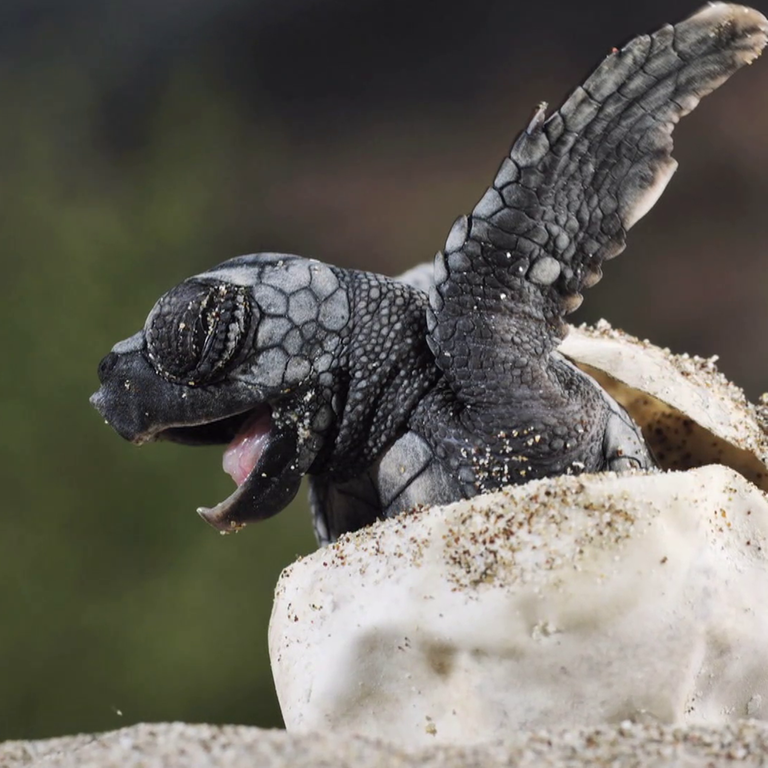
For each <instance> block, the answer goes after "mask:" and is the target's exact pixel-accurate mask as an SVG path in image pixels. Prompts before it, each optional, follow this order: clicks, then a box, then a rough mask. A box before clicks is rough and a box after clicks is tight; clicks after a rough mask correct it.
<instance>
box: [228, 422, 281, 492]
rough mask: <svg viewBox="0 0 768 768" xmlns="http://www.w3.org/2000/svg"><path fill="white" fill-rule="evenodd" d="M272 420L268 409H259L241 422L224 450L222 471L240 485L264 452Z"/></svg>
mask: <svg viewBox="0 0 768 768" xmlns="http://www.w3.org/2000/svg"><path fill="white" fill-rule="evenodd" d="M271 426H272V421H271V419H270V418H269V411H268V410H267V409H264V411H259V412H258V413H256V414H255V415H254V416H252V417H251V418H250V419H248V421H246V422H245V424H243V427H242V429H241V430H240V432H238V433H237V436H236V437H235V439H234V440H233V441H232V442H231V443H230V444H229V445H228V446H227V449H226V450H225V451H224V460H223V462H222V464H223V466H224V471H225V472H226V473H227V474H228V475H229V476H230V477H231V478H232V479H233V480H234V481H235V482H236V483H237V484H238V485H242V484H243V483H244V482H245V480H246V478H247V477H248V475H250V474H251V472H252V471H253V468H254V467H255V466H256V464H257V463H258V461H259V459H260V458H261V454H262V453H264V448H265V446H266V444H267V440H268V438H269V430H270V428H271Z"/></svg>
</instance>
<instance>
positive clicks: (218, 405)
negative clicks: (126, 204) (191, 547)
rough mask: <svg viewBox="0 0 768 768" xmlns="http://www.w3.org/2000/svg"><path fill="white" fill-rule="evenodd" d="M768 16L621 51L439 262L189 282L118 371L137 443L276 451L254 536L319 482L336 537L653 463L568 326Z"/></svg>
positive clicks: (321, 515) (105, 383) (259, 259)
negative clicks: (532, 483) (570, 477)
mask: <svg viewBox="0 0 768 768" xmlns="http://www.w3.org/2000/svg"><path fill="white" fill-rule="evenodd" d="M767 29H768V22H766V20H765V18H763V16H762V15H760V14H759V13H757V12H756V11H753V10H751V9H748V8H744V7H741V6H733V5H726V4H722V3H715V4H711V5H709V6H706V7H705V8H703V9H702V10H700V11H699V12H698V13H696V14H694V15H693V16H691V17H690V18H688V19H686V20H684V21H682V22H680V23H679V24H677V25H674V26H665V27H663V28H662V29H660V30H658V31H657V32H655V33H653V34H651V35H643V36H640V37H637V38H635V39H634V40H632V41H631V42H630V43H628V44H627V45H626V46H624V47H623V48H621V49H620V50H618V49H614V50H613V51H612V52H611V53H610V55H609V56H608V57H607V58H606V59H605V60H604V61H603V62H602V63H601V64H600V65H599V66H598V67H597V69H596V70H595V71H594V72H593V73H592V74H591V75H590V76H589V77H588V78H587V79H586V80H585V81H584V83H583V84H582V85H580V86H579V87H578V88H576V90H575V91H573V93H572V94H571V95H570V96H569V97H568V98H567V99H566V101H565V102H564V103H563V105H562V106H561V107H560V108H559V109H558V110H556V111H554V112H552V113H551V114H550V115H549V116H547V113H546V104H541V105H540V106H539V108H538V109H537V110H536V112H535V114H534V116H533V119H532V120H531V122H530V124H529V125H528V126H527V128H526V129H525V130H524V131H523V132H522V133H521V134H520V136H519V137H518V138H517V140H516V141H515V143H514V145H513V146H512V149H511V151H510V153H509V155H508V156H507V157H506V158H505V159H504V161H503V163H502V165H501V167H500V169H499V172H498V174H497V175H496V178H495V179H494V181H493V184H492V186H491V187H490V188H489V189H488V190H487V191H486V193H485V194H484V195H483V197H482V199H481V200H480V202H479V203H478V204H477V205H476V206H475V208H474V210H473V211H472V213H471V214H469V215H468V216H462V217H461V218H459V219H458V220H457V221H456V223H455V224H454V226H453V228H452V229H451V232H450V234H449V236H448V239H447V241H446V244H445V247H444V248H443V250H442V251H441V252H439V253H438V254H437V256H436V257H435V260H434V264H433V265H432V267H430V268H428V269H427V268H425V267H421V268H416V269H415V270H412V271H411V272H410V273H407V274H406V275H404V276H402V278H401V279H400V280H393V279H390V278H386V277H383V276H381V275H376V274H372V273H367V272H357V271H352V270H342V269H337V268H335V267H331V266H328V265H325V264H321V263H320V262H317V261H314V260H311V259H304V258H301V257H299V256H287V255H281V254H255V255H251V256H241V257H238V258H235V259H231V260H230V261H227V262H224V263H223V264H220V265H219V266H217V267H214V268H213V269H210V270H209V271H207V272H204V273H202V274H199V275H196V276H194V277H191V278H189V279H187V280H185V281H184V282H182V283H180V284H179V285H177V286H176V287H174V288H172V289H171V290H170V291H168V293H166V294H165V295H164V296H163V297H161V299H160V300H159V301H158V302H157V304H156V305H155V307H154V308H153V310H152V311H151V312H150V314H149V317H148V318H147V321H146V323H145V326H144V329H143V330H142V331H140V332H139V333H137V334H135V335H134V336H132V337H131V338H130V339H127V340H126V341H123V342H120V343H118V344H117V345H115V347H114V348H113V350H112V352H110V353H109V354H108V355H107V356H106V357H105V358H104V360H102V362H101V366H100V369H99V376H100V379H101V387H100V389H99V391H98V392H97V393H96V394H95V395H94V396H93V398H92V402H93V404H94V405H95V407H96V408H97V409H98V410H99V411H100V412H101V414H102V415H103V416H104V417H105V419H106V420H107V421H108V422H109V423H110V424H111V425H112V426H113V427H114V428H115V429H116V430H117V432H118V433H119V434H121V435H122V436H123V437H125V438H127V439H129V440H132V441H133V442H136V443H142V442H146V441H151V440H156V439H166V440H172V441H175V442H180V443H187V444H210V443H220V444H227V443H230V441H233V440H234V441H235V443H233V445H234V444H237V441H238V440H241V441H242V440H245V438H248V439H250V440H253V441H256V442H258V446H259V448H258V450H257V451H255V452H254V453H253V462H254V464H253V466H252V467H251V468H250V469H249V471H248V473H247V476H246V477H245V479H244V480H243V482H242V484H241V485H240V486H239V487H238V489H237V490H236V491H235V492H234V493H233V494H232V496H230V497H229V498H228V499H227V500H225V501H223V502H222V503H221V504H219V505H218V506H216V507H214V508H213V509H203V510H200V513H201V514H202V515H203V517H204V518H205V519H207V520H208V521H209V522H210V523H212V524H213V525H214V526H216V527H217V528H219V529H221V530H231V529H233V528H238V527H240V526H242V525H244V524H245V523H247V522H249V521H253V520H259V519H263V518H265V517H269V516H271V515H274V514H276V513H277V512H279V511H280V510H281V509H283V508H284V507H285V506H286V505H287V504H288V503H289V502H290V501H291V499H293V497H294V496H295V494H296V492H297V490H298V487H299V483H300V481H301V478H302V477H304V476H305V475H307V476H308V477H309V478H310V500H311V505H312V510H313V518H314V524H315V532H316V534H317V538H318V540H319V542H320V543H321V544H324V543H327V542H329V541H333V540H334V539H336V538H337V537H338V536H339V535H340V534H342V533H344V532H346V531H352V530H356V529H358V528H360V527H362V526H364V525H367V524H369V523H371V522H373V521H374V520H376V519H377V518H381V517H388V516H391V515H394V514H397V513H399V512H402V511H404V510H406V509H410V508H413V507H416V506H418V505H427V504H435V503H445V502H450V501H454V500H457V499H460V498H468V497H472V496H474V495H476V494H478V493H481V492H484V491H488V490H494V489H498V488H500V487H502V486H504V485H507V484H510V483H524V482H527V481H528V480H531V479H534V478H540V477H547V476H553V475H558V474H563V473H580V472H597V471H601V470H623V469H628V468H647V467H650V466H652V465H653V461H652V458H651V456H650V455H649V452H648V450H647V448H646V446H645V443H644V441H643V438H642V435H641V434H640V431H639V430H638V428H637V427H636V426H635V424H634V423H633V422H632V420H631V419H630V418H629V416H628V415H627V414H626V413H625V412H624V411H623V409H622V408H621V407H620V406H619V405H618V404H617V403H615V402H614V401H613V400H612V399H611V398H610V397H609V396H608V395H607V394H606V393H605V392H604V391H603V390H602V389H601V388H600V387H599V386H598V385H597V384H596V382H595V381H594V380H593V379H591V378H590V377H589V376H587V375H586V374H584V373H582V372H581V371H579V370H578V369H577V368H576V367H575V366H573V365H572V364H571V363H569V362H568V361H567V360H566V359H565V358H564V357H562V355H560V354H559V353H558V352H557V346H558V344H559V343H560V341H561V340H562V338H563V336H564V333H565V330H564V329H565V325H564V322H563V318H564V316H565V315H566V314H567V313H568V312H571V311H572V310H573V309H575V308H576V307H577V306H578V304H579V303H580V301H581V291H582V290H583V289H584V288H588V287H590V286H591V285H594V283H596V282H597V281H598V280H599V279H600V277H601V276H602V272H601V267H602V263H603V262H604V261H605V260H607V259H610V258H612V257H614V256H616V255H617V254H618V253H620V252H621V251H622V250H623V249H624V246H625V240H626V233H627V230H629V229H630V227H631V226H632V225H633V224H634V223H635V222H636V221H637V220H638V219H640V218H641V217H642V216H643V215H644V214H645V213H647V211H648V210H649V209H650V208H651V207H652V206H653V204H654V203H655V202H656V200H657V199H658V197H659V196H660V195H661V193H662V192H663V190H664V187H665V186H666V184H667V182H668V181H669V179H670V177H671V175H672V174H673V173H674V171H675V168H676V163H675V161H674V160H673V159H672V157H671V151H672V139H671V134H672V130H673V128H674V126H675V124H676V123H677V121H678V120H679V119H680V117H682V116H684V115H685V114H687V113H688V112H690V111H691V110H692V109H693V108H694V107H695V106H696V105H697V104H698V102H699V100H700V99H701V98H702V97H703V96H705V95H707V94H708V93H710V92H711V91H713V90H714V89H715V88H717V87H718V86H719V85H721V84H722V83H723V82H724V81H725V80H727V79H728V77H730V75H732V74H733V73H734V72H735V71H736V70H738V69H739V68H740V67H741V66H743V65H744V64H747V63H751V62H752V61H753V60H754V59H755V58H757V56H758V55H759V54H760V52H761V50H762V48H763V47H764V46H765V43H766V30H767Z"/></svg>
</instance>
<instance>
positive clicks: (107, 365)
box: [99, 352, 117, 384]
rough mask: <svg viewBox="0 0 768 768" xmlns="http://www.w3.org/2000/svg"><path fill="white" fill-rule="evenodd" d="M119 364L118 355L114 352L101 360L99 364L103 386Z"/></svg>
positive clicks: (100, 379)
mask: <svg viewBox="0 0 768 768" xmlns="http://www.w3.org/2000/svg"><path fill="white" fill-rule="evenodd" d="M116 364H117V355H116V354H115V353H114V352H110V353H109V354H108V355H106V356H105V357H103V358H102V359H101V362H100V363H99V381H100V382H101V383H102V384H103V383H104V379H106V378H107V376H109V374H110V373H111V372H112V369H113V368H114V367H115V365H116Z"/></svg>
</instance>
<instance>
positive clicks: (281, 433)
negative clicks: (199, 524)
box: [197, 406, 304, 533]
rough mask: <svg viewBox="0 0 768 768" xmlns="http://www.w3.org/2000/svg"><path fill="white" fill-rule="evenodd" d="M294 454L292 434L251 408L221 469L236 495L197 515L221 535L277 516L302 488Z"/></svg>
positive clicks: (294, 434)
mask: <svg viewBox="0 0 768 768" xmlns="http://www.w3.org/2000/svg"><path fill="white" fill-rule="evenodd" d="M299 451H300V446H299V440H298V435H297V432H296V430H295V429H292V428H290V427H285V426H282V427H279V426H277V425H275V424H274V423H273V421H272V418H271V411H270V408H269V407H268V406H261V407H259V408H256V409H254V411H252V412H251V414H250V416H249V417H248V418H247V419H246V420H245V421H244V422H243V423H242V426H241V428H240V430H239V431H238V432H237V434H236V435H235V437H234V438H233V439H232V441H231V442H230V444H229V446H228V447H227V449H226V450H225V452H224V461H223V464H224V470H225V471H226V472H227V473H228V474H230V475H231V476H232V478H233V479H234V480H235V482H236V483H237V484H238V488H237V490H236V491H235V492H234V493H233V494H232V495H231V496H229V497H228V498H226V499H225V500H224V501H222V502H221V503H219V504H217V505H216V506H215V507H212V508H210V509H209V508H207V507H201V508H200V509H198V510H197V512H198V514H199V515H200V517H202V518H203V520H205V521H206V522H207V523H209V524H210V525H212V526H213V527H214V528H216V529H217V530H219V531H222V532H225V533H226V532H229V531H234V530H239V529H240V528H242V527H243V526H245V525H246V524H247V523H251V522H256V521H258V520H266V519H267V518H269V517H272V516H273V515H276V514H277V513H278V512H280V511H281V510H282V509H284V508H285V507H286V506H287V505H288V504H289V503H290V502H291V501H293V498H294V496H296V493H297V491H298V490H299V486H300V485H301V478H302V476H303V474H304V472H303V471H302V468H301V467H300V466H299V460H298V454H299Z"/></svg>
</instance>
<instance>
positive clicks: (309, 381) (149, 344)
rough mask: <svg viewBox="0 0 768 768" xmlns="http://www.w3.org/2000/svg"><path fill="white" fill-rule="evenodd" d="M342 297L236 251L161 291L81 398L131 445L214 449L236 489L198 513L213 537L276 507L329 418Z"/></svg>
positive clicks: (283, 262)
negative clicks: (218, 448)
mask: <svg viewBox="0 0 768 768" xmlns="http://www.w3.org/2000/svg"><path fill="white" fill-rule="evenodd" d="M349 314H350V312H349V300H348V297H347V294H346V291H345V290H344V289H343V287H342V285H341V283H340V280H339V278H338V275H337V273H336V272H335V271H334V270H333V269H332V268H331V267H328V266H326V265H324V264H321V263H320V262H317V261H314V260H309V259H303V258H300V257H297V256H284V255H279V254H256V255H251V256H241V257H238V258H235V259H232V260H230V261H227V262H224V263H223V264H220V265H219V266H218V267H214V268H213V269H211V270H209V271H208V272H205V273H203V274H200V275H197V276H195V277H192V278H189V279H188V280H185V281H184V282H182V283H180V284H179V285H177V286H175V287H174V288H172V289H171V290H170V291H168V292H167V293H166V294H165V295H164V296H162V297H161V298H160V299H159V300H158V302H157V303H156V304H155V306H154V307H153V309H152V311H151V312H150V313H149V316H148V317H147V320H146V323H145V325H144V329H143V330H142V331H139V332H138V333H136V334H135V335H133V336H131V337H130V338H129V339H126V340H125V341H121V342H119V343H118V344H116V345H115V346H114V347H113V349H112V351H111V352H110V353H109V354H108V355H107V356H106V357H105V358H104V359H103V360H102V361H101V363H100V365H99V379H100V381H101V387H100V388H99V390H98V391H97V392H96V393H95V394H94V395H93V396H92V398H91V403H92V404H93V405H94V407H95V408H96V409H97V410H98V411H99V413H101V415H102V416H103V417H104V418H105V419H106V421H107V423H109V424H110V425H111V426H112V427H113V428H114V429H115V430H116V431H117V432H118V433H119V434H120V435H121V436H122V437H124V438H126V439H127V440H130V441H131V442H134V443H138V444H141V443H145V442H150V441H154V440H170V441H173V442H177V443H183V444H187V445H211V444H221V445H227V446H228V447H227V448H226V450H225V453H224V468H225V470H226V471H227V472H229V474H230V475H232V477H233V479H234V480H235V481H236V482H237V484H238V488H237V490H236V491H235V492H234V493H233V494H232V495H231V496H230V497H229V498H228V499H226V500H225V501H223V502H221V503H220V504H218V505H217V506H215V507H214V508H212V509H200V510H198V511H199V512H200V514H201V515H202V517H203V518H204V519H206V520H207V521H208V522H209V523H211V524H212V525H214V526H215V527H216V528H218V529H220V530H231V529H233V528H237V527H240V526H242V525H244V524H245V523H247V522H250V521H253V520H260V519H264V518H267V517H271V516H272V515H274V514H276V513H277V512H279V511H280V510H281V509H283V508H284V507H285V506H286V505H287V504H288V503H289V502H290V501H291V500H292V499H293V497H294V496H295V494H296V492H297V490H298V488H299V484H300V482H301V478H302V476H303V475H304V474H306V473H307V471H308V470H309V468H310V467H311V466H312V464H313V462H314V461H315V459H316V458H317V457H318V455H319V454H321V452H322V450H323V447H324V445H325V444H326V437H327V435H328V433H329V431H332V430H333V425H334V422H335V420H336V412H335V408H337V407H338V405H337V403H336V402H335V401H336V392H337V387H336V383H335V382H336V378H337V373H338V369H339V361H340V359H341V357H342V347H343V339H344V333H343V331H344V329H345V328H346V327H347V325H348V323H349Z"/></svg>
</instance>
